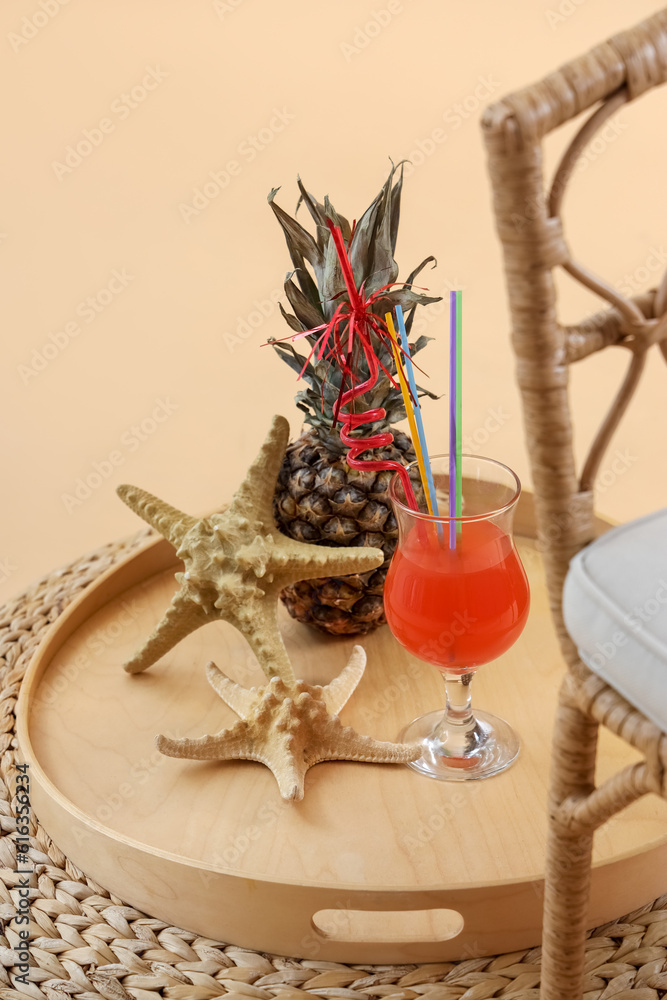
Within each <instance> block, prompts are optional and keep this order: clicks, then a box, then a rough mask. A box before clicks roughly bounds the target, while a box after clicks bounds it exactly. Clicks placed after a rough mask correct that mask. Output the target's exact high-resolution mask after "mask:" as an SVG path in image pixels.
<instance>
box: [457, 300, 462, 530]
mask: <svg viewBox="0 0 667 1000" xmlns="http://www.w3.org/2000/svg"><path fill="white" fill-rule="evenodd" d="M462 298H463V293H462V292H460V291H459V292H457V293H456V469H457V473H458V475H457V477H456V516H457V517H461V514H462V512H463V473H462V469H461V443H462V442H461V438H462V433H463V415H462V414H463V405H462V404H463V392H462V388H461V369H462V364H463V342H462V339H461V330H462V314H463V310H462V308H461V306H462ZM461 527H462V525H461V522H460V521H457V522H456V528H457V531H459V532H460V531H461Z"/></svg>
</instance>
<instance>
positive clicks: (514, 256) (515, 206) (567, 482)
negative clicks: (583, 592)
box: [482, 10, 667, 1000]
mask: <svg viewBox="0 0 667 1000" xmlns="http://www.w3.org/2000/svg"><path fill="white" fill-rule="evenodd" d="M665 81H667V10H662V11H660V12H659V13H657V14H655V15H654V16H653V17H651V18H650V19H648V20H646V21H644V22H643V23H641V24H639V25H638V26H637V27H635V28H633V29H631V30H629V31H625V32H623V33H622V34H619V35H616V36H615V37H613V38H611V39H609V41H607V42H604V43H603V44H601V45H599V46H597V47H596V48H595V49H593V50H592V51H591V52H589V53H588V54H587V55H585V56H583V57H581V58H579V59H576V60H574V61H572V62H570V63H568V64H567V65H566V66H564V67H563V68H561V69H560V70H558V71H557V72H555V73H552V74H551V75H550V76H548V77H546V78H545V79H544V80H542V81H541V82H539V83H537V84H535V85H533V86H531V87H527V88H525V89H524V90H521V91H518V92H517V93H514V94H511V95H510V96H508V97H506V98H504V99H503V100H501V101H500V102H498V103H497V104H494V105H492V106H491V107H489V108H488V109H487V111H486V112H485V114H484V117H483V120H482V128H483V132H484V137H485V141H486V146H487V150H488V156H489V171H490V175H491V181H492V186H493V195H494V208H495V214H496V222H497V229H498V233H499V236H500V240H501V242H502V246H503V253H504V262H505V271H506V278H507V285H508V293H509V302H510V311H511V318H512V342H513V347H514V350H515V353H516V358H517V371H518V382H519V386H520V390H521V395H522V402H523V410H524V422H525V431H526V437H527V443H528V450H529V456H530V462H531V468H532V474H533V481H534V490H535V504H536V513H537V522H538V532H539V538H540V540H541V547H542V551H543V555H544V560H545V566H546V572H547V582H548V588H549V596H550V603H551V608H552V612H553V617H554V620H555V625H556V629H557V632H558V637H559V641H560V645H561V648H562V651H563V654H564V656H565V659H566V660H567V664H568V668H569V669H568V672H567V675H566V679H565V681H564V683H563V686H562V689H561V695H560V701H559V707H558V713H557V719H556V728H555V735H554V754H553V759H552V775H551V791H550V806H549V817H550V819H549V837H548V847H547V867H546V887H545V911H544V931H543V945H544V947H543V959H542V961H543V973H542V993H541V996H542V998H543V1000H576V998H578V997H581V995H582V989H583V964H584V944H585V936H586V919H587V907H588V887H589V881H590V865H591V852H592V844H593V833H594V831H595V830H596V829H597V828H598V827H599V826H600V825H601V824H603V823H604V822H605V821H606V820H608V819H609V818H610V817H611V816H612V815H614V814H615V813H617V812H618V811H619V810H621V809H623V808H624V807H625V806H627V805H629V804H630V803H631V802H633V801H634V800H635V799H637V798H639V797H640V796H642V795H644V794H646V793H648V792H654V793H656V794H658V795H662V796H666V795H667V779H666V770H667V736H665V731H664V730H666V729H667V726H665V725H663V726H660V725H658V724H656V721H655V720H654V721H651V719H650V718H647V714H646V711H639V709H638V707H637V699H634V698H633V697H632V692H630V694H629V695H628V692H627V691H624V694H625V695H626V698H628V699H629V700H626V698H623V697H621V695H620V694H619V693H618V691H617V690H616V689H615V687H614V686H613V685H612V683H610V681H609V677H608V676H606V671H605V669H601V670H598V671H596V672H594V670H591V669H590V664H591V658H590V657H588V659H589V665H588V666H587V665H586V663H585V662H584V660H583V659H582V656H583V653H582V639H581V636H578V637H576V638H577V641H576V642H575V641H574V638H573V636H572V635H571V634H570V633H569V632H568V629H567V628H566V626H565V622H564V618H563V587H564V583H565V580H566V576H567V575H568V571H569V568H570V562H571V560H572V559H573V557H574V556H575V555H576V554H577V553H579V552H580V551H581V554H582V555H583V554H584V553H585V552H590V551H591V549H592V548H593V546H590V545H589V543H591V542H592V541H593V539H594V538H595V535H596V528H595V523H594V522H595V519H594V512H593V489H594V482H595V479H596V474H597V473H598V471H599V468H600V462H601V459H602V457H603V455H604V453H605V450H606V448H607V446H608V444H609V442H610V439H611V436H612V434H613V432H614V430H615V429H616V427H617V425H618V423H619V421H620V419H621V417H622V415H623V413H624V411H625V409H626V407H627V405H628V403H629V401H630V399H631V397H632V395H633V393H634V391H635V389H636V388H637V385H638V383H639V380H640V376H641V374H642V370H643V368H644V364H645V361H646V356H647V351H648V349H649V348H650V347H651V346H652V345H653V344H658V346H659V349H660V350H661V351H662V353H663V355H664V356H665V359H667V312H666V309H667V280H663V282H662V285H661V287H660V288H659V289H657V290H653V291H651V292H647V293H646V294H643V295H639V296H637V297H635V298H633V299H629V298H626V297H625V296H624V295H622V294H620V293H619V292H618V291H617V290H616V289H615V288H613V287H611V286H610V285H609V284H607V283H606V282H605V281H604V280H603V279H602V278H599V277H597V276H596V275H594V274H592V273H591V272H590V271H589V270H587V269H586V268H584V267H583V266H582V265H581V264H579V263H578V262H576V261H575V260H573V258H572V255H571V253H570V250H569V248H568V246H567V244H566V242H565V239H564V236H563V224H562V220H561V216H560V209H561V203H562V199H563V193H564V191H565V188H566V184H567V181H568V179H569V177H570V176H571V174H572V171H573V169H574V167H575V165H576V163H577V160H578V157H579V156H580V154H581V153H582V151H583V149H584V147H585V146H586V144H587V143H588V142H589V141H590V139H591V138H592V137H593V136H594V135H595V133H596V132H597V130H598V129H600V128H601V127H602V126H603V125H604V123H605V122H606V121H607V120H608V119H609V117H610V115H612V114H614V112H615V111H617V110H618V109H619V108H620V107H621V106H622V105H623V104H624V103H626V102H628V101H632V100H635V99H636V98H638V97H640V96H641V95H642V94H643V93H644V92H645V91H648V90H649V89H651V88H652V87H654V86H657V85H659V84H661V83H663V82H665ZM588 110H592V112H593V113H592V114H591V115H590V117H588V119H587V120H586V122H585V124H584V125H583V126H582V128H581V129H580V130H579V132H578V134H577V135H576V137H575V139H574V140H573V141H572V143H571V144H570V146H569V148H568V149H567V151H566V153H565V155H564V156H563V158H562V160H561V162H560V165H559V167H558V169H557V170H556V173H555V176H554V180H553V183H552V185H551V188H550V190H549V191H547V190H546V188H545V182H544V177H543V168H542V142H543V139H544V138H545V136H546V135H547V134H548V133H549V132H551V131H553V130H554V129H556V128H558V127H559V126H561V125H563V124H564V123H565V122H568V121H570V120H571V119H573V118H574V117H575V116H577V115H579V114H580V113H581V112H585V111H588ZM556 267H562V268H564V269H565V271H567V272H568V273H569V274H570V275H571V276H572V277H573V278H575V279H576V280H577V281H579V282H581V283H582V284H583V285H585V286H587V287H588V288H589V289H591V290H592V291H593V292H595V293H597V294H598V295H599V296H600V297H601V298H602V299H605V300H606V302H607V303H609V305H610V307H611V308H608V309H605V310H604V311H602V312H600V313H598V314H596V315H595V316H594V317H592V318H591V317H589V318H588V320H586V321H584V322H583V323H581V324H579V325H576V326H563V325H561V324H559V323H558V321H557V318H556V292H555V288H554V280H553V275H552V271H553V269H554V268H556ZM611 346H619V347H623V348H625V349H626V350H628V351H629V354H630V362H629V367H628V370H627V374H626V376H625V379H624V381H623V383H622V385H621V388H620V391H619V392H618V394H617V395H616V398H615V399H614V402H613V405H612V407H611V410H610V412H609V414H608V415H607V416H606V417H605V419H604V420H603V422H602V424H601V427H600V430H599V432H598V434H597V436H596V438H595V440H594V442H593V445H592V447H591V450H590V453H589V455H588V458H587V459H586V461H585V463H584V466H583V469H582V471H581V473H580V475H577V472H576V469H575V461H574V456H573V450H572V423H571V414H570V410H569V404H568V395H567V394H568V365H569V364H571V363H573V362H576V361H580V360H582V359H583V358H586V357H588V356H589V355H591V354H593V353H595V352H596V351H599V350H602V349H603V348H605V347H611ZM624 527H625V526H624ZM616 530H619V529H613V531H616ZM609 534H613V532H610V533H609ZM604 537H605V538H607V537H608V536H607V535H605V536H604ZM594 544H595V545H598V544H599V543H598V542H596V543H594ZM584 547H588V548H586V549H585V550H584ZM582 550H583V551H582ZM577 558H580V557H579V556H577ZM665 575H667V574H665ZM566 596H567V595H566ZM598 645H599V644H598ZM593 659H594V658H593ZM599 659H603V658H602V657H600V658H599ZM593 666H594V668H595V663H593ZM603 667H604V664H603ZM663 676H664V677H665V683H664V684H663V685H662V690H663V691H664V700H665V702H667V671H665V674H663ZM661 683H662V681H661ZM616 687H618V685H616ZM640 700H641V699H640ZM630 702H634V704H631V703H630ZM648 714H649V715H650V714H651V712H650V710H649V712H648ZM665 715H667V712H665ZM658 721H659V720H658ZM600 724H603V725H605V726H607V727H608V728H609V729H611V730H612V731H613V732H615V733H617V734H618V735H619V736H621V737H622V738H623V739H625V740H626V741H628V742H629V743H631V744H632V745H633V746H635V747H636V748H637V749H638V750H640V751H641V753H642V754H643V756H644V760H643V761H642V762H641V763H639V764H635V765H633V766H631V767H628V768H627V769H625V770H624V771H622V772H621V773H619V774H617V775H616V776H614V777H613V778H612V779H610V780H608V781H607V782H605V783H604V784H602V785H601V786H599V787H595V762H596V741H597V734H598V727H599V725H600ZM656 894H657V893H656Z"/></svg>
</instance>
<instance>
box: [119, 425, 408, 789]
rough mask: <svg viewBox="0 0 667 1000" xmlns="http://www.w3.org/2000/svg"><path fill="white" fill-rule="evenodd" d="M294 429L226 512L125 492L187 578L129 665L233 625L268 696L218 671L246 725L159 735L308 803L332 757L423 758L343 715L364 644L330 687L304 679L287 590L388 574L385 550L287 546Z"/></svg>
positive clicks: (211, 673) (281, 434)
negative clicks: (278, 513)
mask: <svg viewBox="0 0 667 1000" xmlns="http://www.w3.org/2000/svg"><path fill="white" fill-rule="evenodd" d="M288 440H289V425H288V423H287V421H286V420H285V418H284V417H274V420H273V423H272V426H271V429H270V431H269V434H268V436H267V438H266V441H265V442H264V445H263V446H262V448H261V450H260V452H259V455H258V456H257V458H256V459H255V461H254V462H253V464H252V465H251V466H250V469H249V470H248V472H247V474H246V477H245V479H244V480H243V482H242V484H241V486H240V487H239V489H238V490H237V491H236V493H235V495H234V497H233V499H232V502H231V504H230V505H229V507H227V508H226V509H225V510H224V511H221V512H219V513H215V514H211V515H210V516H209V517H203V518H195V517H192V516H190V515H189V514H185V513H183V512H182V511H179V510H177V509H176V508H175V507H171V506H169V504H166V503H165V502H164V501H162V500H159V499H158V498H157V497H154V496H152V495H151V494H150V493H146V492H145V491H144V490H140V489H138V488H136V487H134V486H119V487H118V494H119V496H120V497H121V499H122V500H124V501H125V503H126V504H127V505H128V506H129V507H131V508H132V509H133V510H134V511H135V512H136V513H137V514H139V516H140V517H142V518H143V519H144V520H145V521H147V522H148V523H149V524H151V525H152V526H153V527H154V528H156V530H157V531H159V532H160V534H161V535H163V536H164V537H165V538H166V539H167V540H168V541H169V542H171V544H172V545H173V546H174V548H175V549H176V554H177V556H178V557H179V558H180V559H182V560H183V563H184V566H185V571H184V572H183V573H177V574H176V579H177V580H178V582H179V584H180V587H179V590H178V591H177V592H176V594H175V595H174V597H173V599H172V602H171V604H170V606H169V608H168V609H167V611H166V613H165V615H164V617H163V619H162V621H161V622H160V623H159V624H158V626H157V628H156V629H155V631H154V632H153V634H152V635H151V636H149V638H148V639H147V640H146V642H145V643H144V645H143V646H142V647H141V649H140V650H139V651H138V652H137V653H136V654H135V655H134V656H133V657H132V658H131V659H130V660H129V661H128V662H127V663H126V664H125V669H126V670H127V671H128V672H129V673H139V672H141V671H143V670H145V669H146V668H147V667H149V666H151V664H153V663H155V662H156V660H158V659H159V658H160V657H161V656H163V655H164V653H166V652H168V650H170V649H172V648H173V647H174V646H175V645H176V643H178V642H179V641H180V640H181V639H183V638H185V636H187V635H189V634H190V633H191V632H193V631H194V630H195V629H197V628H200V627H201V626H202V625H206V624H207V623H208V622H211V621H220V620H223V621H227V622H230V623H231V624H232V625H233V626H235V628H237V629H238V630H239V631H240V632H241V633H242V635H243V636H244V637H245V638H246V640H247V642H248V644H249V645H250V648H251V649H252V650H253V652H254V653H255V655H256V657H257V659H258V661H259V664H260V666H261V668H262V670H263V671H264V673H265V674H266V676H267V678H268V684H267V685H265V686H264V687H261V688H243V687H241V686H240V685H238V684H235V683H234V682H233V681H231V680H230V679H229V678H228V677H226V676H225V675H224V674H223V673H222V672H221V671H220V670H218V668H217V667H216V666H215V664H213V663H210V664H209V665H208V668H207V676H208V680H209V682H210V683H211V684H212V686H213V687H214V688H215V690H216V691H217V693H218V694H219V695H220V696H221V697H222V698H223V699H224V701H226V702H227V704H228V705H229V706H230V708H232V709H233V710H234V711H235V712H236V714H237V715H239V716H240V721H239V722H237V723H236V725H235V726H233V727H232V728H231V729H225V730H222V731H221V732H219V733H217V734H216V735H215V736H211V735H207V736H203V737H201V738H200V739H197V740H192V739H181V740H170V739H167V738H166V737H164V736H158V738H157V745H158V748H159V749H160V750H161V751H162V752H163V753H165V754H166V755H168V756H172V757H186V758H193V759H198V760H202V759H208V760H210V759H219V760H233V759H239V758H244V759H248V760H257V761H260V762H261V763H263V764H266V766H267V767H269V768H270V769H271V771H272V772H273V774H274V775H275V777H276V780H277V781H278V786H279V789H280V793H281V795H282V796H283V798H285V799H288V800H292V799H301V798H303V794H304V778H305V774H306V771H307V770H308V768H310V767H312V765H313V764H316V763H318V762H319V761H323V760H365V761H375V762H377V763H401V762H407V761H409V760H415V759H416V757H418V756H419V752H420V751H419V749H418V748H417V747H416V745H415V744H409V745H408V744H395V743H383V742H380V741H378V740H375V739H373V738H372V737H369V736H361V735H360V734H359V733H356V732H355V731H354V730H353V729H350V728H349V727H345V726H343V725H342V724H341V723H340V720H339V719H338V712H339V711H340V710H341V708H342V707H343V705H344V704H345V702H346V701H347V700H348V698H349V697H350V695H351V694H352V692H353V691H354V689H355V688H356V686H357V684H358V683H359V680H360V679H361V676H362V674H363V671H364V667H365V663H366V654H365V652H364V650H363V648H362V647H361V646H355V648H354V651H353V653H352V656H351V658H350V662H349V663H348V665H347V667H346V668H345V669H344V670H343V672H342V673H341V674H340V675H339V676H338V677H337V678H335V680H333V681H332V682H331V683H330V684H329V685H327V686H326V687H321V686H319V685H315V686H313V685H309V684H306V683H305V682H304V681H299V680H297V679H296V677H295V674H294V670H293V668H292V664H291V662H290V659H289V656H288V653H287V650H286V648H285V645H284V643H283V640H282V636H281V634H280V630H279V628H278V619H277V600H278V596H279V594H280V591H281V590H282V589H283V588H284V587H285V586H287V585H288V584H291V583H296V582H297V581H299V580H308V579H315V578H318V577H323V576H343V575H345V574H351V573H364V572H367V571H369V570H372V569H375V568H377V567H378V566H380V565H381V563H382V562H383V560H384V555H383V553H382V551H381V550H380V549H373V548H355V547H344V546H336V547H323V546H317V545H309V544H308V543H306V542H299V541H296V540H295V539H292V538H288V537H287V536H285V535H283V534H282V533H281V532H280V531H278V529H277V528H276V526H275V524H274V520H273V506H272V505H273V494H274V491H275V486H276V480H277V477H278V472H279V470H280V466H281V464H282V460H283V456H284V453H285V449H286V447H287V442H288Z"/></svg>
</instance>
